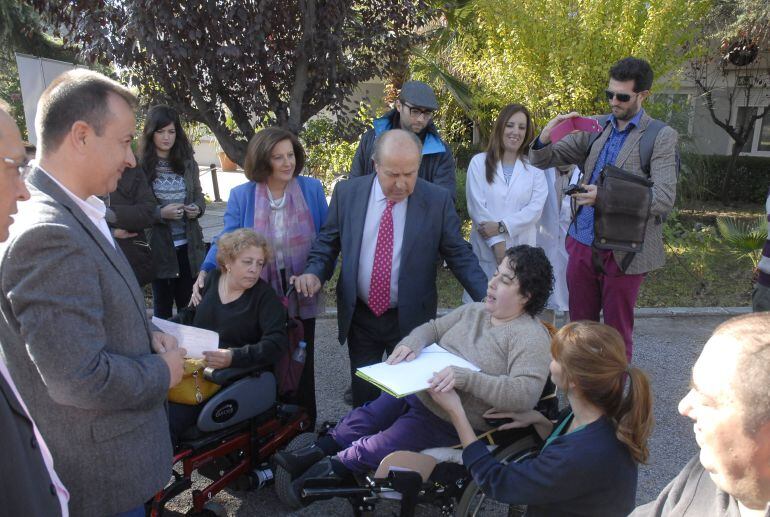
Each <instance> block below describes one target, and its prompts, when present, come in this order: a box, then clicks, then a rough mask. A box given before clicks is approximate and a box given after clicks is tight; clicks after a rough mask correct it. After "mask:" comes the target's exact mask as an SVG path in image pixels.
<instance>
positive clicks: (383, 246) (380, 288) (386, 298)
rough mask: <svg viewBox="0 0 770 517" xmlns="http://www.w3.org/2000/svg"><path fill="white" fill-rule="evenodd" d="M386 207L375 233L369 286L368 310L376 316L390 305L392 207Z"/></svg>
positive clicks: (390, 203) (391, 205) (390, 204)
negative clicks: (375, 241)
mask: <svg viewBox="0 0 770 517" xmlns="http://www.w3.org/2000/svg"><path fill="white" fill-rule="evenodd" d="M395 204H396V203H395V201H390V200H388V205H387V206H386V207H385V210H384V211H383V212H382V218H381V219H380V230H379V231H378V232H377V246H376V247H375V248H374V263H373V264H372V281H371V283H370V284H369V308H370V309H371V310H372V312H373V313H374V314H375V315H376V316H382V314H383V313H384V312H385V311H387V310H388V306H389V305H390V273H391V270H392V265H393V205H395Z"/></svg>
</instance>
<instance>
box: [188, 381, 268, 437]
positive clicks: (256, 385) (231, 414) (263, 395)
mask: <svg viewBox="0 0 770 517" xmlns="http://www.w3.org/2000/svg"><path fill="white" fill-rule="evenodd" d="M275 386H276V385H275V376H274V375H273V374H272V372H261V373H260V374H259V376H256V377H245V378H243V379H240V380H238V381H236V382H234V383H232V384H231V385H229V386H226V387H224V388H222V389H221V390H220V391H219V393H217V394H216V395H214V396H213V397H211V398H210V399H209V400H208V401H207V402H206V405H205V406H203V409H202V410H201V412H200V414H199V415H198V423H197V426H198V429H200V430H201V431H203V432H204V433H209V432H212V431H219V430H221V429H224V428H226V427H230V426H232V425H235V424H237V423H240V422H243V421H244V420H248V419H249V418H253V417H255V416H257V415H259V414H261V413H264V412H265V411H267V410H268V409H270V408H271V407H273V404H275V401H276V387H275Z"/></svg>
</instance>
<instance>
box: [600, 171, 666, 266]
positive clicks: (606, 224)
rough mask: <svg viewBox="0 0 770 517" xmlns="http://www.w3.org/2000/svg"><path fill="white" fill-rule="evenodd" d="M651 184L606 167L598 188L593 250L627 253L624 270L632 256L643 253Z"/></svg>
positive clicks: (633, 175)
mask: <svg viewBox="0 0 770 517" xmlns="http://www.w3.org/2000/svg"><path fill="white" fill-rule="evenodd" d="M652 185H653V182H652V181H651V180H650V179H648V178H644V177H642V176H637V175H635V174H631V173H629V172H626V171H624V170H623V169H621V168H619V167H615V166H614V165H605V166H604V168H603V169H602V172H601V175H600V177H599V181H598V183H597V186H598V188H599V192H600V194H599V195H600V202H599V203H597V204H596V205H595V206H594V247H595V248H598V249H600V250H612V251H625V252H627V253H630V255H629V256H627V257H626V258H627V259H628V261H625V260H624V262H625V267H622V269H623V270H624V271H625V269H626V268H627V267H628V264H630V262H631V260H632V259H633V256H634V255H633V254H634V253H639V252H640V251H642V245H643V244H644V234H645V231H646V230H647V220H648V219H649V217H650V208H651V206H652Z"/></svg>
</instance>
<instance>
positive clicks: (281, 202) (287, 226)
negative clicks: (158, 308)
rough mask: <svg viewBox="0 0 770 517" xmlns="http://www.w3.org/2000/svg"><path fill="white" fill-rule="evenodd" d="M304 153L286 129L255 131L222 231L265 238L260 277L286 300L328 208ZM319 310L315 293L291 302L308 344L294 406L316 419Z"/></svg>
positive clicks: (205, 266)
mask: <svg viewBox="0 0 770 517" xmlns="http://www.w3.org/2000/svg"><path fill="white" fill-rule="evenodd" d="M304 164H305V151H304V149H303V148H302V144H300V142H299V140H298V139H297V137H296V136H295V135H294V134H293V133H291V132H290V131H287V130H285V129H281V128H278V127H268V128H265V129H262V130H261V131H259V132H257V134H255V135H254V136H253V137H252V138H251V140H250V141H249V145H248V147H247V148H246V159H245V161H244V164H243V169H244V173H245V174H246V178H247V179H248V180H249V181H248V182H247V183H244V184H243V185H238V186H237V187H235V188H234V189H232V190H231V191H230V198H229V199H228V200H227V209H226V210H225V227H224V230H222V232H223V233H226V232H230V231H233V230H235V229H237V228H250V229H252V230H254V231H255V232H257V233H258V234H260V235H264V236H265V238H266V239H267V242H268V244H269V246H270V248H271V249H272V250H273V255H272V257H271V258H270V260H268V261H267V262H266V263H265V266H264V268H263V269H262V272H261V277H262V279H263V280H264V281H265V282H267V283H268V284H269V285H271V286H272V287H273V289H274V290H275V292H276V293H277V294H278V296H281V297H283V296H286V293H287V290H288V288H289V283H288V280H289V278H291V277H292V276H293V275H301V274H302V273H303V272H304V271H305V264H306V263H307V257H308V254H309V253H310V246H311V244H312V243H313V241H314V240H315V238H316V235H317V234H318V232H319V231H320V229H321V225H322V224H323V222H324V220H325V219H326V212H327V210H328V205H327V203H326V196H325V194H324V190H323V186H322V185H321V182H320V181H318V180H317V179H315V178H310V177H308V176H301V175H300V173H301V172H302V169H303V167H304ZM216 253H217V243H216V242H214V243H213V244H212V245H211V249H210V250H209V253H208V255H207V256H206V260H205V261H204V262H203V263H202V265H201V266H200V272H199V273H198V280H197V282H196V283H195V287H194V290H193V295H192V303H193V304H194V305H195V304H197V303H198V302H199V301H200V299H201V297H200V289H202V288H203V285H204V284H205V281H206V275H207V274H208V272H209V271H212V270H213V269H214V268H215V267H216V260H215V257H216ZM322 310H323V306H322V303H321V301H320V300H319V297H318V295H316V296H311V297H304V296H299V297H297V298H294V297H292V298H291V299H290V300H289V307H288V311H289V316H291V317H299V318H300V319H301V320H302V323H303V328H304V340H305V342H306V343H307V349H306V350H307V357H306V359H305V366H304V367H303V370H302V376H301V378H300V382H299V388H298V391H297V396H296V400H295V401H296V402H297V403H298V404H300V405H302V406H303V407H304V408H305V409H306V410H307V412H308V414H309V415H310V416H311V419H312V420H313V422H315V417H316V399H315V370H314V341H315V339H314V337H315V317H316V315H317V314H318V313H319V312H320V311H322Z"/></svg>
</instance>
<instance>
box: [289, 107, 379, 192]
mask: <svg viewBox="0 0 770 517" xmlns="http://www.w3.org/2000/svg"><path fill="white" fill-rule="evenodd" d="M369 112H370V107H369V106H368V105H367V104H365V103H363V102H362V103H360V104H359V106H358V111H357V113H356V115H355V117H354V118H353V119H352V120H345V121H341V120H334V119H332V118H330V117H325V116H319V117H315V118H313V119H311V120H309V121H308V122H306V123H305V126H304V128H303V129H302V132H301V133H300V139H301V140H302V143H303V145H304V147H305V154H306V155H307V159H306V161H305V167H306V168H307V170H308V171H309V172H310V175H311V176H313V177H315V178H318V179H319V180H321V183H323V185H324V188H325V189H326V192H328V193H331V190H332V188H333V184H334V180H335V179H336V178H338V177H339V176H343V175H347V174H348V173H349V172H350V164H351V163H352V162H353V156H354V155H355V154H356V149H358V140H359V137H360V136H361V133H363V132H364V131H365V129H366V127H367V126H368V125H369V124H370V122H371V120H370V117H369Z"/></svg>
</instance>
